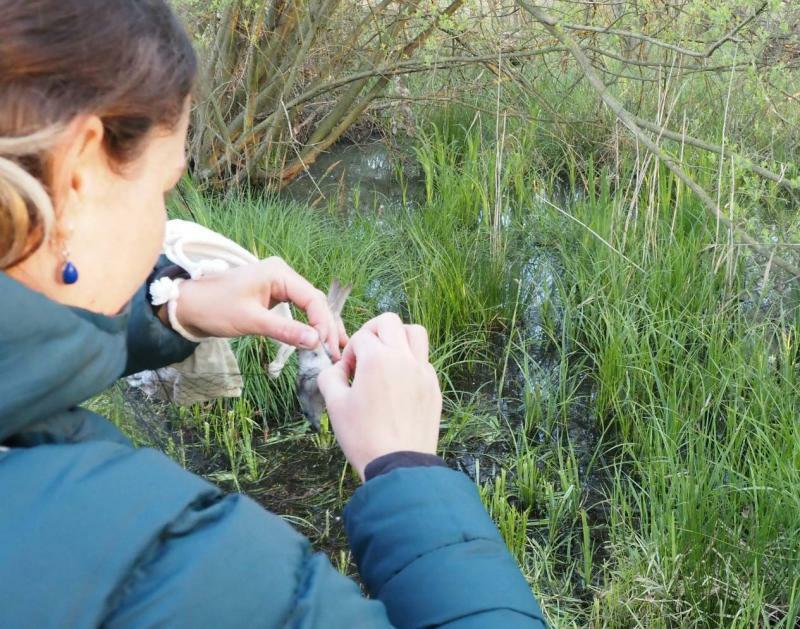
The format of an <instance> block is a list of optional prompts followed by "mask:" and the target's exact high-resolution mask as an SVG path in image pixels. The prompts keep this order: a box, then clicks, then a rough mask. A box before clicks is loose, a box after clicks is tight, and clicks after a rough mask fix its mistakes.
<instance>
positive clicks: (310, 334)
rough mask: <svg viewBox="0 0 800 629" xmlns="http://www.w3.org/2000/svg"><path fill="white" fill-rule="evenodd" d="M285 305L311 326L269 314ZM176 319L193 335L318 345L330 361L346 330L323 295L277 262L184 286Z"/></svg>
mask: <svg viewBox="0 0 800 629" xmlns="http://www.w3.org/2000/svg"><path fill="white" fill-rule="evenodd" d="M283 301H286V302H291V303H293V304H294V305H295V306H297V307H298V308H300V309H301V310H303V311H304V312H305V313H306V315H307V317H308V323H309V325H306V324H304V323H301V322H300V321H294V320H291V319H286V318H284V317H282V316H280V315H278V314H276V313H274V312H270V310H269V309H270V308H272V307H273V306H274V305H275V304H277V303H279V302H283ZM176 316H177V318H178V321H179V322H180V323H181V325H182V326H183V327H185V328H186V329H187V331H189V332H190V333H192V334H195V335H197V336H217V337H225V338H231V337H235V336H248V335H260V336H268V337H270V338H273V339H275V340H277V341H281V342H283V343H288V344H289V345H294V346H295V347H305V348H308V349H313V348H314V347H316V346H317V345H319V342H320V340H321V341H322V342H323V343H325V345H326V346H327V348H328V351H330V353H331V355H332V356H333V358H334V359H338V358H339V357H340V356H341V353H340V347H343V346H344V344H345V343H346V342H347V334H346V333H345V330H344V325H343V324H342V322H341V319H338V318H337V317H334V315H333V313H332V312H331V310H330V308H329V307H328V300H327V298H326V296H325V293H323V292H322V291H320V290H318V289H316V288H314V286H312V285H311V284H310V283H309V282H308V280H306V279H305V278H303V277H302V276H301V275H300V274H298V273H297V272H296V271H294V270H293V269H292V268H291V267H290V266H289V265H288V264H286V262H284V261H283V260H282V259H281V258H277V257H273V258H267V259H266V260H262V261H261V262H257V263H254V264H248V265H246V266H242V267H237V268H235V269H231V270H229V271H226V272H225V273H220V274H218V275H209V276H207V277H202V278H198V279H196V280H187V281H185V282H183V284H181V288H180V297H179V298H178V304H177V309H176Z"/></svg>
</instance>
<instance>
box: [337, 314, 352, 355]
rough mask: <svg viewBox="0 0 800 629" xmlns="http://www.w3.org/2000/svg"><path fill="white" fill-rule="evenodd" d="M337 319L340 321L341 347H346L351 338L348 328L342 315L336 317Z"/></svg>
mask: <svg viewBox="0 0 800 629" xmlns="http://www.w3.org/2000/svg"><path fill="white" fill-rule="evenodd" d="M336 321H337V323H338V328H339V347H340V348H344V346H345V345H347V342H348V341H349V340H350V339H349V338H348V336H347V330H345V327H344V321H342V318H341V317H336Z"/></svg>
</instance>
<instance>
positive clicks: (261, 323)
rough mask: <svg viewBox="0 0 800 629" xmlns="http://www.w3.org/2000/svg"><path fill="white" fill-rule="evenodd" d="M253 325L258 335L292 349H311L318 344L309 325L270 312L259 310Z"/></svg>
mask: <svg viewBox="0 0 800 629" xmlns="http://www.w3.org/2000/svg"><path fill="white" fill-rule="evenodd" d="M253 323H254V327H255V328H256V330H257V333H258V334H260V335H262V336H268V337H269V338H271V339H275V340H276V341H280V342H281V343H287V344H288V345H293V346H294V347H305V348H306V349H313V348H314V347H316V346H317V345H319V343H320V337H319V333H318V332H317V331H316V330H315V329H314V328H312V327H311V326H310V325H306V324H305V323H301V322H300V321H295V320H294V319H287V318H286V317H284V316H282V315H279V314H277V313H275V312H272V311H271V310H266V309H259V312H258V313H257V314H256V315H255V321H254V322H253Z"/></svg>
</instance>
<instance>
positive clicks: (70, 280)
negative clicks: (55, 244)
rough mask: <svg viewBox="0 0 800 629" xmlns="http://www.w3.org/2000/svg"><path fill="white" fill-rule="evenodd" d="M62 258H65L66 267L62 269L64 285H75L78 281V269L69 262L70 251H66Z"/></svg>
mask: <svg viewBox="0 0 800 629" xmlns="http://www.w3.org/2000/svg"><path fill="white" fill-rule="evenodd" d="M62 256H63V257H64V266H62V267H61V281H62V282H64V284H74V283H75V282H77V281H78V269H77V268H75V265H74V264H72V262H70V261H69V251H67V250H66V249H64V251H63V252H62Z"/></svg>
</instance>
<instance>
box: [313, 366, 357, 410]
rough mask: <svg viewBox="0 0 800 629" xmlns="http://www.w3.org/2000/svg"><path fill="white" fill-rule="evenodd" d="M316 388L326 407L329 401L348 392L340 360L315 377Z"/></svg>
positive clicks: (346, 376) (344, 369) (345, 374)
mask: <svg viewBox="0 0 800 629" xmlns="http://www.w3.org/2000/svg"><path fill="white" fill-rule="evenodd" d="M317 386H318V387H319V392H320V393H322V397H324V398H325V403H326V404H327V405H328V406H330V403H331V401H333V400H335V399H336V398H339V397H341V396H343V395H346V394H347V392H348V391H349V390H350V383H349V382H348V375H347V368H346V367H345V365H344V361H341V360H340V361H339V362H338V363H336V364H335V365H332V366H330V367H328V368H327V369H324V370H323V371H321V372H320V373H319V375H318V376H317Z"/></svg>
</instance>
